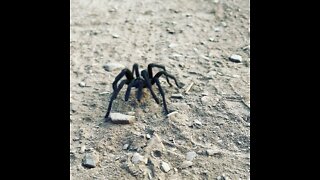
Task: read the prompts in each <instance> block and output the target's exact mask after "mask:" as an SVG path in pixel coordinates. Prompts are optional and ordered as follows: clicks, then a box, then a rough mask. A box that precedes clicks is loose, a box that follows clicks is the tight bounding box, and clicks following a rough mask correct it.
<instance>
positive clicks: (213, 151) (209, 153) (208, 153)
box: [206, 149, 217, 156]
mask: <svg viewBox="0 0 320 180" xmlns="http://www.w3.org/2000/svg"><path fill="white" fill-rule="evenodd" d="M206 152H207V155H208V156H213V155H214V154H216V153H217V151H215V150H213V149H207V151H206Z"/></svg>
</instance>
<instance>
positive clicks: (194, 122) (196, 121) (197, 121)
mask: <svg viewBox="0 0 320 180" xmlns="http://www.w3.org/2000/svg"><path fill="white" fill-rule="evenodd" d="M193 124H195V125H198V126H201V125H202V123H201V122H200V121H199V120H194V121H193Z"/></svg>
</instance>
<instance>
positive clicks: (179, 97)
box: [171, 94, 183, 99]
mask: <svg viewBox="0 0 320 180" xmlns="http://www.w3.org/2000/svg"><path fill="white" fill-rule="evenodd" d="M171 98H176V99H183V95H182V94H172V95H171Z"/></svg>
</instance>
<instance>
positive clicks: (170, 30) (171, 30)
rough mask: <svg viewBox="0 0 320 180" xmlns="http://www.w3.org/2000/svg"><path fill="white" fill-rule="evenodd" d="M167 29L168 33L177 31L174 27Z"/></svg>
mask: <svg viewBox="0 0 320 180" xmlns="http://www.w3.org/2000/svg"><path fill="white" fill-rule="evenodd" d="M167 31H168V33H170V34H174V33H175V31H174V30H173V29H171V28H167Z"/></svg>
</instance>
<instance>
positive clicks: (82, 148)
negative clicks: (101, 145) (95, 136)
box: [80, 145, 86, 154]
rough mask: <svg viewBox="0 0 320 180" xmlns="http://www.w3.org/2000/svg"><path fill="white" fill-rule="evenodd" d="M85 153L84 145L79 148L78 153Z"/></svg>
mask: <svg viewBox="0 0 320 180" xmlns="http://www.w3.org/2000/svg"><path fill="white" fill-rule="evenodd" d="M85 151H86V146H85V145H83V146H81V148H80V153H81V154H82V153H84V152H85Z"/></svg>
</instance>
